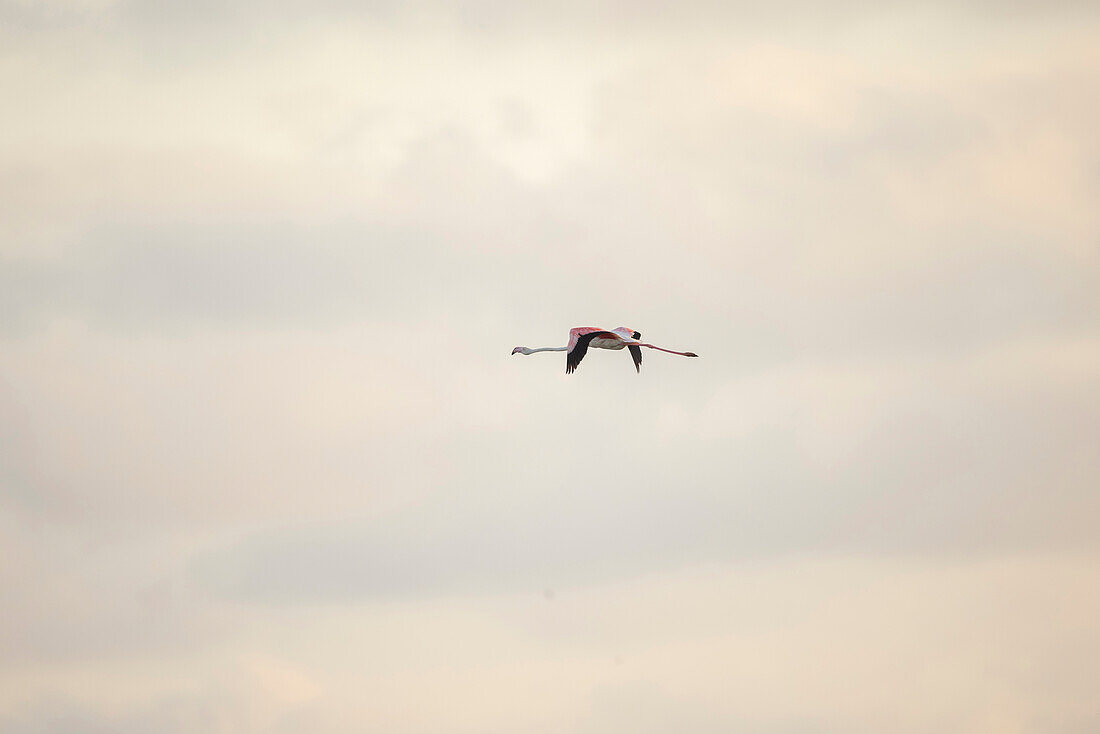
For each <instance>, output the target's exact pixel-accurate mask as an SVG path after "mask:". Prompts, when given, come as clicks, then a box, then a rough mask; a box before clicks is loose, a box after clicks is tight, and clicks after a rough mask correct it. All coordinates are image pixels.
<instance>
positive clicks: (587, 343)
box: [512, 326, 699, 374]
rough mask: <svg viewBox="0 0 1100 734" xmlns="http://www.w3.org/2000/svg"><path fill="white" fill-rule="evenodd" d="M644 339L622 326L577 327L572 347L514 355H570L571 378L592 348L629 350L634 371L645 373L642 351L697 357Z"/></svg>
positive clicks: (520, 351) (521, 349) (518, 351)
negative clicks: (655, 344) (556, 353)
mask: <svg viewBox="0 0 1100 734" xmlns="http://www.w3.org/2000/svg"><path fill="white" fill-rule="evenodd" d="M641 338H642V335H641V333H640V332H637V331H635V330H634V329H628V328H627V327H625V326H620V327H619V328H617V329H611V330H607V329H601V328H600V327H598V326H578V327H577V328H575V329H570V330H569V343H568V344H566V345H565V346H564V347H538V348H536V349H531V348H530V347H516V348H515V349H513V350H512V354H534V353H535V352H568V354H567V355H566V357H565V372H566V374H569V373H571V372H574V371H576V369H577V367H578V366H579V365H580V363H581V360H582V359H584V355H585V354H587V353H588V349H589V347H592V348H593V349H616V350H617V349H623V348H624V347H625V348H626V349H629V350H630V357H631V358H632V359H633V360H634V369H635V370H637V371H638V372H641V371H642V349H641V348H642V347H646V348H648V349H656V350H658V351H661V352H668V353H669V354H679V355H681V356H683V357H698V356H699V355H698V354H695V353H694V352H675V351H673V350H671V349H664V348H662V347H657V346H654V345H652V344H646V343H644V342H642V341H641Z"/></svg>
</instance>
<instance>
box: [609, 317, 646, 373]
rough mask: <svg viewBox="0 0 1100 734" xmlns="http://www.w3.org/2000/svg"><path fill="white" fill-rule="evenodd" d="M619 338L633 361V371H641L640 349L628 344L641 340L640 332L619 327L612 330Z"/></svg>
mask: <svg viewBox="0 0 1100 734" xmlns="http://www.w3.org/2000/svg"><path fill="white" fill-rule="evenodd" d="M612 331H614V332H615V333H616V334H618V335H619V337H620V338H621V339H622V340H623V341H624V342H626V348H627V349H629V350H630V358H631V359H633V360H634V369H635V370H636V371H637V372H641V371H642V348H641V347H636V346H634V345H632V344H631V343H630V342H632V341H634V342H636V341H638V340H639V339H641V338H642V332H640V331H635V330H634V329H631V328H629V327H627V326H620V327H619V328H617V329H612Z"/></svg>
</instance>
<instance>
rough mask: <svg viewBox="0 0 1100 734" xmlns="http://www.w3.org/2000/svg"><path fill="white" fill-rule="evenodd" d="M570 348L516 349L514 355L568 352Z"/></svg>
mask: <svg viewBox="0 0 1100 734" xmlns="http://www.w3.org/2000/svg"><path fill="white" fill-rule="evenodd" d="M568 351H569V347H536V348H534V349H532V348H531V347H516V348H515V349H513V350H512V354H534V353H535V352H568Z"/></svg>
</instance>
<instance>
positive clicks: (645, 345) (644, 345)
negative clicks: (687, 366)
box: [638, 344, 699, 357]
mask: <svg viewBox="0 0 1100 734" xmlns="http://www.w3.org/2000/svg"><path fill="white" fill-rule="evenodd" d="M638 346H639V347H649V348H650V349H656V350H657V351H658V352H668V353H669V354H679V355H680V356H681V357H698V356H699V355H698V354H696V353H695V352H676V351H673V350H672V349H665V348H664V347H655V346H653V345H652V344H638Z"/></svg>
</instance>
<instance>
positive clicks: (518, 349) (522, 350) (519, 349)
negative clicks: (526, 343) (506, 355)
mask: <svg viewBox="0 0 1100 734" xmlns="http://www.w3.org/2000/svg"><path fill="white" fill-rule="evenodd" d="M530 353H531V350H530V349H529V348H527V347H516V348H515V349H513V350H512V354H530Z"/></svg>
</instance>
